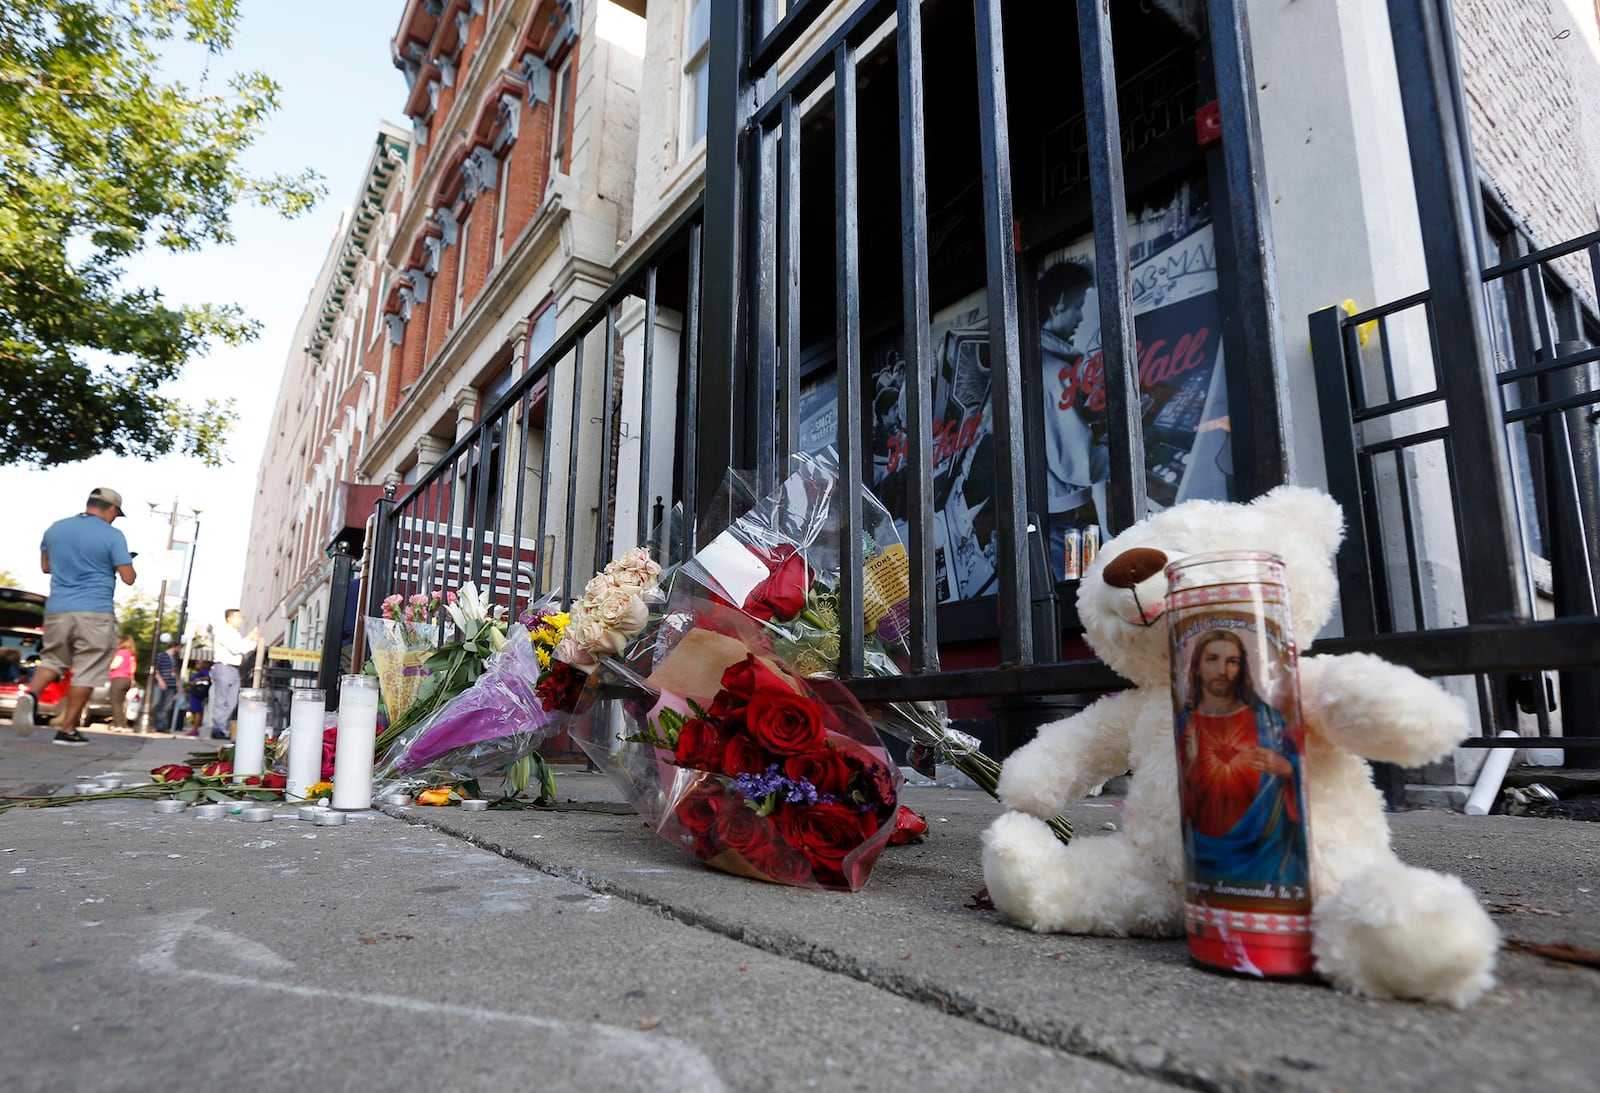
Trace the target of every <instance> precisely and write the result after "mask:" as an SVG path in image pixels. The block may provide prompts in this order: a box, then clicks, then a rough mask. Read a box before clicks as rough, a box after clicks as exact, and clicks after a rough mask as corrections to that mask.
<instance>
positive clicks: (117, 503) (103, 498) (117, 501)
mask: <svg viewBox="0 0 1600 1093" xmlns="http://www.w3.org/2000/svg"><path fill="white" fill-rule="evenodd" d="M89 500H91V501H98V502H100V503H101V504H102V505H110V506H111V507H112V508H114V509H116V510H117V515H118V516H126V515H128V514H127V513H125V512H123V511H122V494H120V493H118V492H117V491H116V490H114V489H111V488H110V487H108V486H100V487H98V488H96V489H94V490H91V491H90V493H89Z"/></svg>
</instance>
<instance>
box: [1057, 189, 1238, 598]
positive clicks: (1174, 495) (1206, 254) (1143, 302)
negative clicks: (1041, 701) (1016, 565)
mask: <svg viewBox="0 0 1600 1093" xmlns="http://www.w3.org/2000/svg"><path fill="white" fill-rule="evenodd" d="M1129 220H1130V224H1129V228H1128V241H1129V262H1130V265H1131V268H1132V282H1133V286H1132V287H1133V313H1134V330H1135V333H1136V334H1137V336H1138V360H1139V365H1138V367H1139V402H1140V419H1141V422H1142V427H1143V431H1144V444H1145V489H1146V492H1147V494H1148V496H1149V500H1150V508H1151V509H1152V510H1156V509H1162V508H1166V507H1168V506H1171V505H1174V504H1177V503H1178V502H1179V501H1184V500H1188V499H1190V498H1213V499H1219V500H1220V499H1226V498H1228V497H1229V496H1230V495H1231V488H1232V487H1231V483H1232V477H1233V464H1232V448H1231V445H1230V443H1229V439H1230V435H1229V431H1228V429H1229V423H1228V394H1227V382H1226V376H1225V375H1224V370H1223V367H1222V331H1221V322H1220V304H1219V300H1218V293H1217V250H1216V244H1215V241H1214V236H1213V233H1212V227H1211V223H1210V209H1209V206H1208V205H1207V204H1206V202H1205V199H1204V195H1203V192H1202V191H1199V189H1198V188H1197V187H1189V186H1185V187H1182V188H1180V189H1179V190H1178V192H1177V193H1176V195H1175V196H1174V197H1173V199H1172V200H1171V201H1170V202H1168V203H1165V204H1163V205H1161V206H1159V207H1152V208H1147V209H1145V210H1142V211H1141V212H1140V213H1139V214H1138V215H1134V216H1130V218H1129ZM1038 269H1039V277H1038V285H1037V288H1038V296H1037V302H1038V315H1039V324H1040V330H1039V363H1040V368H1041V372H1042V375H1041V381H1042V384H1043V386H1042V391H1043V406H1044V421H1043V441H1044V445H1043V452H1044V461H1045V467H1046V475H1045V477H1046V484H1047V492H1048V497H1047V499H1046V506H1045V507H1046V510H1047V511H1048V513H1049V519H1048V529H1049V542H1050V559H1051V568H1052V570H1053V571H1054V572H1055V574H1056V576H1057V578H1058V579H1059V578H1061V577H1063V576H1065V575H1067V573H1068V572H1069V570H1068V568H1067V567H1068V556H1069V553H1070V551H1069V548H1068V545H1067V544H1068V540H1069V538H1070V537H1071V536H1072V534H1073V532H1074V531H1077V532H1079V533H1081V532H1082V530H1083V529H1085V528H1088V527H1090V526H1098V527H1099V528H1100V530H1101V532H1102V533H1104V532H1105V531H1106V529H1105V527H1104V521H1105V517H1106V489H1107V486H1108V480H1109V478H1110V459H1109V455H1108V451H1109V449H1108V441H1107V436H1106V413H1105V410H1106V393H1105V368H1104V359H1103V356H1102V353H1101V338H1100V301H1099V296H1098V293H1097V292H1096V290H1095V285H1094V237H1093V236H1092V235H1086V236H1084V237H1083V238H1082V239H1080V240H1078V241H1076V242H1074V243H1072V244H1071V245H1069V246H1066V247H1063V248H1061V249H1059V250H1055V251H1051V252H1050V253H1048V254H1046V255H1044V256H1043V257H1042V258H1041V259H1040V261H1039V264H1038Z"/></svg>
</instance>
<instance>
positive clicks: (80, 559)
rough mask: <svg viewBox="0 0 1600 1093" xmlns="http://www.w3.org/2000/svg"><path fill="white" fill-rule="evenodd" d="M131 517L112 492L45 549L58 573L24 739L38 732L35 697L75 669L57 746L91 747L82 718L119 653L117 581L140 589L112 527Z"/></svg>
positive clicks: (22, 701)
mask: <svg viewBox="0 0 1600 1093" xmlns="http://www.w3.org/2000/svg"><path fill="white" fill-rule="evenodd" d="M121 515H123V512H122V495H121V494H120V493H118V492H117V491H116V490H112V489H105V488H101V489H97V490H95V491H94V492H92V493H90V494H89V500H88V502H87V503H86V504H85V505H84V511H83V512H81V513H79V514H78V515H76V516H69V517H67V518H66V519H65V520H57V521H56V522H55V523H53V524H51V525H50V526H49V528H47V529H46V530H45V533H44V539H43V541H42V542H40V544H39V567H40V568H41V569H43V570H44V571H45V572H46V573H48V574H50V596H49V598H48V599H46V600H45V603H44V652H43V653H42V654H41V656H40V658H39V667H38V668H37V669H35V671H34V673H33V679H32V680H31V681H29V684H28V687H29V691H30V692H31V693H29V694H25V695H22V696H21V697H19V698H18V699H17V709H16V712H15V713H14V714H12V716H11V726H12V728H13V729H14V730H16V733H17V735H18V736H27V735H28V734H29V733H31V732H33V696H34V695H36V694H38V693H39V692H41V691H43V690H44V689H45V688H46V687H48V686H49V685H50V684H52V683H54V682H55V681H56V680H57V679H59V678H60V677H61V676H63V675H65V674H66V672H67V670H68V669H69V668H70V669H71V670H72V683H71V686H70V687H69V688H68V691H67V712H66V715H65V717H64V718H63V719H62V722H61V724H62V729H61V730H60V731H59V732H57V733H56V738H55V741H54V743H57V744H64V745H66V746H68V747H79V746H81V745H84V744H87V743H88V742H89V741H88V740H86V739H84V737H83V735H82V734H81V733H79V732H78V719H79V718H80V717H81V716H83V708H84V707H85V706H86V705H88V703H89V693H90V692H91V691H93V690H94V689H95V687H96V686H98V685H99V684H101V683H104V682H105V681H106V673H107V671H108V669H109V668H110V666H111V654H112V653H113V652H114V651H115V650H116V647H117V616H116V609H115V607H114V605H113V604H112V596H113V594H114V593H115V592H116V588H117V578H118V577H121V578H122V583H123V584H132V583H133V582H134V578H135V576H136V574H135V573H134V571H133V555H132V554H130V553H128V540H127V539H125V538H123V535H122V532H120V531H118V530H117V529H116V528H114V527H112V526H111V522H112V521H113V520H115V519H116V518H117V517H119V516H121Z"/></svg>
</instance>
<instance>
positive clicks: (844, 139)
mask: <svg viewBox="0 0 1600 1093" xmlns="http://www.w3.org/2000/svg"><path fill="white" fill-rule="evenodd" d="M833 81H834V87H833V101H834V112H833V147H834V164H833V185H834V190H833V208H834V214H835V216H836V218H837V220H838V231H837V234H836V235H835V237H834V239H835V250H834V254H835V261H836V268H835V273H836V276H837V285H838V288H837V294H836V295H835V297H834V299H835V319H836V322H837V324H838V339H837V341H836V343H835V356H834V360H835V361H836V369H837V375H838V386H839V445H840V451H839V463H840V467H839V472H840V477H841V479H842V481H843V487H842V488H841V489H840V491H839V502H840V505H841V506H842V508H843V509H844V512H843V520H842V522H841V526H840V529H839V591H840V598H841V600H842V603H841V605H840V616H841V617H842V619H843V620H844V625H843V626H842V627H840V638H841V643H840V650H839V659H840V664H841V666H842V668H843V672H844V674H845V675H846V676H847V677H852V678H853V677H855V676H859V675H860V674H861V672H862V660H863V655H864V651H865V644H864V642H863V638H862V633H861V618H862V588H861V580H862V572H861V554H860V547H859V546H858V544H859V543H860V542H861V524H862V509H861V491H862V488H863V487H862V481H861V447H862V445H861V225H860V223H859V222H858V220H857V211H858V210H857V208H856V196H857V194H858V193H859V192H860V190H859V179H858V153H857V148H856V49H855V46H853V45H851V44H849V43H848V42H844V43H841V44H840V45H839V46H838V48H836V49H835V50H834V53H833Z"/></svg>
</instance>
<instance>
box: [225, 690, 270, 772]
mask: <svg viewBox="0 0 1600 1093" xmlns="http://www.w3.org/2000/svg"><path fill="white" fill-rule="evenodd" d="M267 697H268V696H267V692H266V691H264V690H261V689H260V688H257V687H246V688H245V689H244V690H242V691H240V692H239V721H238V730H237V732H236V734H235V736H234V742H233V780H234V781H235V782H242V781H244V780H245V779H246V778H247V777H249V776H250V775H252V774H260V773H261V769H262V766H263V765H264V764H265V762H266V748H267Z"/></svg>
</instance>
